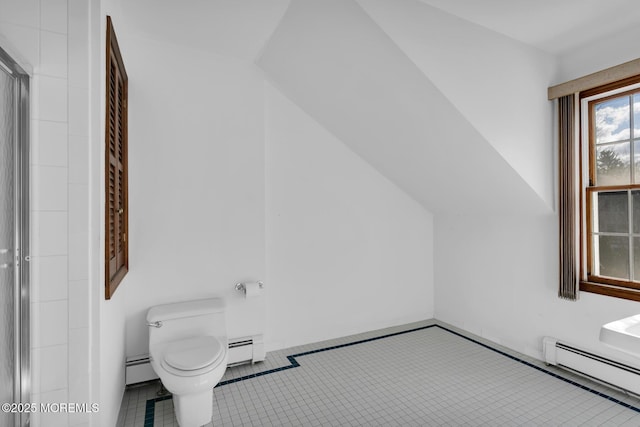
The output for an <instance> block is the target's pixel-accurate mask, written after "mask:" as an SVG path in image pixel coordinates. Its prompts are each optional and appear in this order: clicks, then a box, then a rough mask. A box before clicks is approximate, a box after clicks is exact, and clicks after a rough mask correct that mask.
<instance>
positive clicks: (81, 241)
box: [69, 231, 89, 280]
mask: <svg viewBox="0 0 640 427" xmlns="http://www.w3.org/2000/svg"><path fill="white" fill-rule="evenodd" d="M88 241H89V233H88V231H85V232H84V233H75V234H71V235H69V280H87V279H88V278H89V251H87V242H88Z"/></svg>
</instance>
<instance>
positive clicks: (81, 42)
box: [68, 0, 89, 88]
mask: <svg viewBox="0 0 640 427" xmlns="http://www.w3.org/2000/svg"><path fill="white" fill-rule="evenodd" d="M68 8H69V42H68V46H69V72H68V73H69V74H68V76H69V85H70V86H75V87H84V88H87V87H89V80H88V77H89V57H88V56H89V40H88V39H87V33H88V32H89V28H88V21H87V16H88V14H89V10H88V8H89V2H87V1H86V0H69V4H68Z"/></svg>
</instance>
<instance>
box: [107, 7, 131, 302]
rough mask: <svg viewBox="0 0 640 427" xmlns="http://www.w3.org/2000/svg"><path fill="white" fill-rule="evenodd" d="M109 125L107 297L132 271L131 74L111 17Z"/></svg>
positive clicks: (108, 92) (108, 81) (108, 26)
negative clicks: (129, 180) (128, 107)
mask: <svg viewBox="0 0 640 427" xmlns="http://www.w3.org/2000/svg"><path fill="white" fill-rule="evenodd" d="M106 80H107V82H106V83H107V85H106V104H107V105H106V125H105V148H106V150H105V151H106V152H105V173H106V177H105V298H106V299H110V298H111V296H112V295H113V293H114V292H115V290H116V288H117V287H118V285H119V284H120V282H121V281H122V279H123V278H124V276H125V275H126V274H127V271H128V270H129V247H128V238H127V237H128V217H129V209H128V197H127V196H128V191H127V188H128V185H127V81H128V79H127V73H126V71H125V68H124V63H123V62H122V56H121V55H120V48H119V47H118V41H117V39H116V35H115V32H114V30H113V24H112V23H111V17H109V16H107V79H106Z"/></svg>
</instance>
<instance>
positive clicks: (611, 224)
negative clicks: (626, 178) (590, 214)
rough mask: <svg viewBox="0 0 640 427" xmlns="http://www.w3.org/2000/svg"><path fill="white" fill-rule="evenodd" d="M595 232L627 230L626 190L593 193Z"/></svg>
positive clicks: (627, 202)
mask: <svg viewBox="0 0 640 427" xmlns="http://www.w3.org/2000/svg"><path fill="white" fill-rule="evenodd" d="M594 197H595V198H597V200H595V203H594V207H595V208H596V210H595V212H594V213H595V215H596V218H594V219H595V221H594V224H593V225H594V231H595V232H596V233H602V232H604V233H628V232H629V207H628V206H629V198H628V196H627V192H626V191H609V192H601V193H596V194H594Z"/></svg>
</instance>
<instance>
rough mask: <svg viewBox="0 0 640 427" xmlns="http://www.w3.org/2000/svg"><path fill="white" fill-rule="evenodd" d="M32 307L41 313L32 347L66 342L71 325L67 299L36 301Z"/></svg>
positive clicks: (38, 317)
mask: <svg viewBox="0 0 640 427" xmlns="http://www.w3.org/2000/svg"><path fill="white" fill-rule="evenodd" d="M31 308H32V309H33V310H35V311H37V312H38V313H39V316H37V322H38V323H37V325H35V326H36V328H35V334H34V336H33V337H32V347H47V346H52V345H61V344H66V343H67V335H68V326H69V321H68V303H67V301H66V300H61V301H48V302H35V303H32V304H31Z"/></svg>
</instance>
